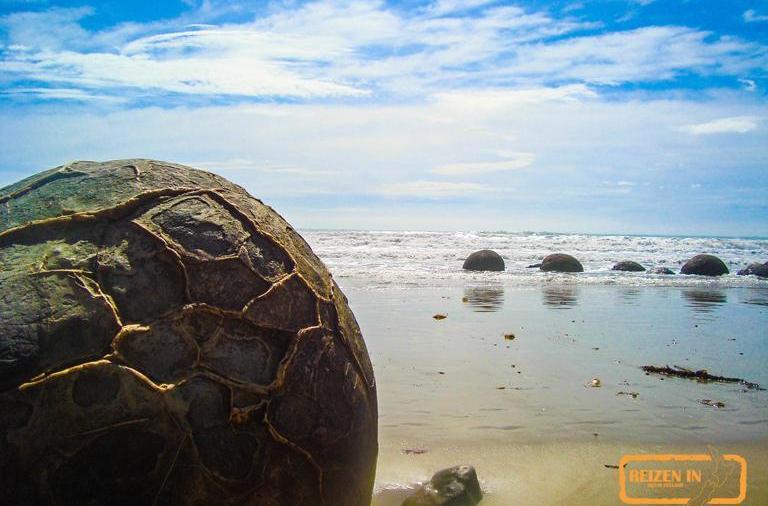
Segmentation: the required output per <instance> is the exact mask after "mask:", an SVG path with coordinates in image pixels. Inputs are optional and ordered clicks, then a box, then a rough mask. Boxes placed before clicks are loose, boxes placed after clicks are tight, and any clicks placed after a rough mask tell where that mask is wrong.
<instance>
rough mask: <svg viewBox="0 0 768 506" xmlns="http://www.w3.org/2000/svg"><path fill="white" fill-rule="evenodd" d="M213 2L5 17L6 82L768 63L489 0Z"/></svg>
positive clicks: (347, 87) (713, 43)
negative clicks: (182, 9)
mask: <svg viewBox="0 0 768 506" xmlns="http://www.w3.org/2000/svg"><path fill="white" fill-rule="evenodd" d="M217 5H218V4H217ZM225 5H226V4H225ZM220 8H226V6H225V7H220ZM232 8H234V7H232ZM213 9H214V8H213V7H211V4H209V3H207V2H203V4H202V6H201V7H200V8H199V9H198V10H197V11H194V13H193V14H190V15H187V16H185V17H182V18H178V19H175V20H165V21H158V22H154V23H147V24H137V23H125V24H121V25H118V26H116V27H114V28H111V29H107V30H103V31H99V32H90V31H87V30H86V29H84V28H83V27H82V26H81V24H80V22H81V20H82V19H83V18H84V17H87V16H88V15H89V14H90V11H89V10H88V9H51V10H49V11H45V12H42V13H19V14H11V15H7V16H4V17H2V18H0V30H1V31H2V32H3V41H2V42H3V43H4V44H5V46H6V48H5V51H4V52H3V53H2V61H0V65H2V73H0V82H3V84H4V85H6V87H8V86H9V85H11V83H13V82H15V81H26V82H29V81H36V82H39V83H45V84H46V86H42V85H35V86H29V85H28V84H27V85H26V86H27V87H28V88H51V87H53V88H65V87H71V88H77V89H80V90H85V91H86V92H87V93H89V94H93V93H95V91H98V92H99V93H102V94H103V93H111V94H114V95H119V96H121V97H127V96H130V95H131V94H133V95H134V96H141V97H142V98H144V99H146V98H152V97H158V96H162V94H168V93H172V94H190V95H203V96H205V95H224V96H226V95H230V96H238V97H291V98H298V99H308V100H312V99H318V98H323V97H352V98H361V97H374V98H376V97H378V96H382V95H383V96H392V95H396V96H402V95H407V96H411V97H413V96H417V97H424V96H431V95H435V94H440V93H454V92H457V91H458V92H461V91H463V90H466V89H477V88H479V87H482V88H486V89H491V90H493V89H503V88H521V87H528V88H538V89H542V88H544V87H545V86H546V85H549V84H551V83H552V82H557V83H568V82H572V83H581V84H575V86H582V87H583V86H584V85H585V83H586V84H588V83H597V84H621V83H626V82H643V81H659V80H665V79H672V78H674V77H675V76H677V75H678V74H680V73H683V72H686V73H691V72H692V73H701V74H705V75H709V74H729V75H730V74H735V73H743V72H748V71H750V70H755V69H761V68H764V67H765V66H766V65H768V50H766V48H765V47H764V46H761V45H759V44H757V43H753V42H747V41H743V40H740V39H738V38H734V37H720V38H715V37H713V35H712V34H711V33H709V32H705V31H701V30H696V29H692V28H686V27H677V26H663V27H653V26H651V27H643V28H638V29H635V30H628V31H621V32H609V33H601V34H598V35H583V36H571V37H566V38H563V36H566V35H568V34H571V33H573V32H575V31H577V30H584V29H586V28H592V27H594V26H595V25H594V24H590V23H586V22H580V21H577V20H574V19H572V18H568V17H565V18H561V19H558V18H555V17H553V16H552V15H550V14H548V13H546V12H544V11H530V10H525V9H522V8H520V7H515V6H506V5H499V4H496V3H495V2H490V1H484V0H463V1H462V0H450V1H443V2H437V3H434V4H431V6H430V7H428V8H425V9H421V10H416V11H411V12H405V11H402V10H396V9H391V8H389V7H388V6H387V4H385V3H383V2H380V1H375V0H370V1H357V2H345V1H338V2H336V1H330V0H328V1H316V2H310V3H305V4H293V3H290V2H289V3H285V4H282V3H275V4H272V5H271V6H270V8H269V9H268V10H267V12H269V14H268V15H266V16H263V17H255V18H253V19H250V20H245V21H242V22H239V23H217V22H215V20H216V19H217V18H216V16H215V14H214V13H212V12H211V11H212V10H213ZM553 37H555V39H554V41H553V40H552V38H553ZM562 90H563V89H561V88H558V92H562ZM582 91H584V92H585V93H586V91H585V90H584V88H582ZM48 96H49V97H51V95H50V94H49V95H48ZM497 98H498V97H497Z"/></svg>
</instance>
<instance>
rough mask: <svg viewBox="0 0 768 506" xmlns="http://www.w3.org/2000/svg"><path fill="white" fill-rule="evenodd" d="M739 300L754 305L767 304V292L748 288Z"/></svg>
mask: <svg viewBox="0 0 768 506" xmlns="http://www.w3.org/2000/svg"><path fill="white" fill-rule="evenodd" d="M741 302H743V303H744V304H753V305H755V306H768V292H766V291H765V290H750V291H749V292H747V293H746V294H745V295H744V297H743V298H742V300H741Z"/></svg>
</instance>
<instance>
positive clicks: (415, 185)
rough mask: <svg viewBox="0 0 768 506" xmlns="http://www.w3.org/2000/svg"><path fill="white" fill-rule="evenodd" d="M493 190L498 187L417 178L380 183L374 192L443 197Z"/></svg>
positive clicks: (416, 196) (404, 195)
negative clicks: (399, 181) (414, 179)
mask: <svg viewBox="0 0 768 506" xmlns="http://www.w3.org/2000/svg"><path fill="white" fill-rule="evenodd" d="M495 191H498V189H496V188H493V187H491V186H488V185H484V184H479V183H456V182H449V181H426V180H418V181H409V182H405V183H392V184H387V185H382V186H380V187H379V188H378V189H377V190H376V193H380V194H382V195H386V196H390V197H413V198H426V199H445V198H456V197H469V196H473V195H476V194H478V193H489V192H495Z"/></svg>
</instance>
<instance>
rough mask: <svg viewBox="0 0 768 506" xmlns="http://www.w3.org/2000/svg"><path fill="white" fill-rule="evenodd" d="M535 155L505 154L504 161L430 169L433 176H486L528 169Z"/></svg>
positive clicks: (442, 166) (464, 163) (460, 164)
mask: <svg viewBox="0 0 768 506" xmlns="http://www.w3.org/2000/svg"><path fill="white" fill-rule="evenodd" d="M534 160H536V155H534V154H533V153H507V154H506V156H505V159H503V160H499V161H493V162H463V163H448V164H444V165H440V166H439V167H436V168H434V169H432V172H433V173H435V174H441V175H444V176H456V175H464V174H486V173H489V172H504V171H508V170H516V169H524V168H525V167H529V166H530V165H531V164H532V163H533V162H534Z"/></svg>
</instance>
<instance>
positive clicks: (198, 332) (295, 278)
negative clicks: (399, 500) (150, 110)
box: [0, 159, 377, 506]
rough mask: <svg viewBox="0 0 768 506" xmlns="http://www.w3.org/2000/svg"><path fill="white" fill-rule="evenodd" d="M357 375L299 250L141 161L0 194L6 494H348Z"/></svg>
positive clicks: (371, 469) (266, 500)
mask: <svg viewBox="0 0 768 506" xmlns="http://www.w3.org/2000/svg"><path fill="white" fill-rule="evenodd" d="M376 456H377V405H376V386H375V381H374V377H373V370H372V367H371V363H370V360H369V357H368V352H367V350H366V347H365V343H364V341H363V338H362V336H361V334H360V329H359V327H358V325H357V322H356V321H355V318H354V315H353V314H352V312H351V311H350V309H349V307H348V305H347V300H346V298H345V297H344V295H343V294H342V293H341V291H340V290H339V288H338V286H337V285H336V284H335V283H334V282H333V280H332V279H331V275H330V274H329V272H328V271H327V269H326V268H325V266H324V265H323V264H322V262H321V261H320V260H319V259H318V258H317V257H316V256H315V255H314V253H312V250H311V249H310V247H309V246H308V245H307V243H306V242H305V241H304V240H303V239H302V238H301V236H300V235H299V234H297V233H296V232H295V231H294V230H293V229H292V228H291V227H290V225H288V224H287V223H286V222H285V221H284V220H283V219H282V218H281V217H280V216H279V215H278V214H277V213H276V212H275V211H273V210H272V209H271V208H270V207H268V206H266V205H264V204H262V203H261V202H260V201H259V200H257V199H255V198H253V197H251V196H250V195H249V194H248V193H247V192H246V191H245V190H244V189H242V188H241V187H239V186H237V185H235V184H233V183H230V182H229V181H227V180H225V179H223V178H221V177H219V176H217V175H215V174H211V173H208V172H205V171H201V170H196V169H192V168H189V167H185V166H182V165H177V164H172V163H167V162H158V161H152V160H138V159H136V160H116V161H110V162H103V163H97V162H75V163H71V164H68V165H65V166H62V167H57V168H55V169H52V170H49V171H46V172H42V173H40V174H37V175H35V176H33V177H31V178H28V179H25V180H23V181H20V182H19V183H16V184H14V185H12V186H9V187H6V188H3V189H0V497H2V498H3V501H2V502H3V503H4V504H39V505H70V504H71V505H86V506H87V505H101V504H111V505H143V504H148V505H150V504H152V505H154V504H159V505H161V504H167V505H200V506H202V505H264V506H297V505H305V506H318V505H319V506H364V505H367V504H369V503H370V499H371V492H372V488H373V480H374V475H375V468H376Z"/></svg>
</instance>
